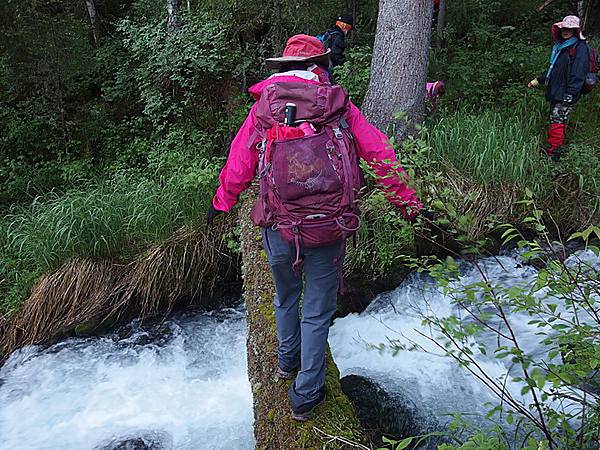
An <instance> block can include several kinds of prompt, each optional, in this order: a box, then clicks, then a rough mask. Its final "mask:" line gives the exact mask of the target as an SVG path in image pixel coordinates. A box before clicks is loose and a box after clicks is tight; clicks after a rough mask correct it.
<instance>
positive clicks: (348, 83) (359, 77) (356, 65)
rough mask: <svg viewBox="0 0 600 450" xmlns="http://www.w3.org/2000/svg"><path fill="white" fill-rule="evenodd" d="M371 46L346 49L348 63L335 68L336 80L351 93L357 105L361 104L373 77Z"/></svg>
mask: <svg viewBox="0 0 600 450" xmlns="http://www.w3.org/2000/svg"><path fill="white" fill-rule="evenodd" d="M372 53H373V52H372V49H371V48H370V47H351V48H350V49H348V50H347V51H346V63H345V64H343V65H341V66H337V67H336V68H335V70H334V73H333V75H334V77H335V80H336V81H337V82H338V83H339V84H340V85H342V86H343V87H344V89H346V90H347V91H348V93H349V94H350V98H351V99H352V101H353V102H354V103H355V104H356V105H360V104H361V103H362V101H363V99H364V98H365V94H366V93H367V86H368V84H369V79H370V78H371V56H372Z"/></svg>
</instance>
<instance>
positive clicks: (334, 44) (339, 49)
mask: <svg viewBox="0 0 600 450" xmlns="http://www.w3.org/2000/svg"><path fill="white" fill-rule="evenodd" d="M329 48H330V49H331V64H332V65H333V66H340V65H342V64H344V62H345V61H346V57H345V56H344V50H346V38H345V37H344V35H343V34H342V33H339V32H333V33H332V36H331V44H330V45H329Z"/></svg>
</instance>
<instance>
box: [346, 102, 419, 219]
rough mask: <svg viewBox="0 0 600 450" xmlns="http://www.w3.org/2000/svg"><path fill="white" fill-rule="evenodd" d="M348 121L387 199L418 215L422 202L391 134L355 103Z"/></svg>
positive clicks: (412, 216) (412, 214) (407, 214)
mask: <svg viewBox="0 0 600 450" xmlns="http://www.w3.org/2000/svg"><path fill="white" fill-rule="evenodd" d="M348 125H349V126H350V131H351V132H352V135H353V136H354V141H355V142H356V144H357V152H358V156H359V157H360V158H361V159H363V160H365V162H366V163H367V164H369V166H370V167H371V168H372V169H373V171H374V172H375V176H376V177H377V183H378V184H379V185H380V186H381V187H382V188H383V190H384V192H385V195H386V197H387V199H388V200H389V201H391V202H392V203H394V204H395V205H396V206H398V207H399V208H400V209H401V210H402V212H403V214H404V216H405V217H406V218H408V219H412V218H414V217H415V216H416V215H417V214H418V213H419V210H420V209H421V208H422V205H421V202H420V201H419V199H418V197H417V193H416V192H415V191H414V189H412V188H410V187H408V186H407V183H408V175H407V173H406V171H405V170H404V169H403V168H402V167H400V166H399V164H398V160H397V159H396V154H395V152H394V148H393V147H392V145H391V144H390V141H389V139H388V137H387V136H386V135H385V134H383V133H382V132H381V131H379V130H378V129H377V128H376V127H374V126H373V125H371V124H370V123H369V122H368V121H367V119H366V118H365V116H363V114H362V113H361V112H360V111H359V109H358V108H357V107H356V106H355V105H354V104H352V103H350V112H349V114H348Z"/></svg>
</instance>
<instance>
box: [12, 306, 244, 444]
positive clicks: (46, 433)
mask: <svg viewBox="0 0 600 450" xmlns="http://www.w3.org/2000/svg"><path fill="white" fill-rule="evenodd" d="M245 340H246V321H245V317H244V313H243V311H241V310H224V311H221V312H218V313H213V314H201V313H194V314H190V313H187V314H181V315H177V316H175V317H174V318H173V319H171V320H169V321H168V322H166V323H165V324H163V325H162V326H159V325H154V326H140V325H139V324H138V323H136V322H134V323H132V324H130V325H129V326H127V327H124V328H123V329H121V330H119V331H118V332H116V333H114V334H110V335H108V336H104V337H99V338H86V339H69V340H66V341H64V342H61V343H59V344H56V345H53V346H51V347H49V348H46V349H42V348H39V347H28V348H24V349H22V350H21V351H19V352H16V353H14V354H13V355H12V356H11V357H10V359H9V360H8V361H7V363H6V364H5V365H4V366H3V367H2V368H1V369H0V449H2V450H34V449H35V450H45V449H48V450H58V449H60V450H68V449H74V450H87V449H90V450H91V449H113V448H119V449H127V448H130V449H140V448H156V449H194V450H197V449H205V448H206V449H250V448H253V447H254V436H253V430H252V422H253V415H252V394H251V391H250V385H249V382H248V376H247V367H246V345H245ZM128 440H129V444H127V443H124V442H126V441H128ZM142 441H143V442H144V445H145V446H143V445H142V444H141V443H142Z"/></svg>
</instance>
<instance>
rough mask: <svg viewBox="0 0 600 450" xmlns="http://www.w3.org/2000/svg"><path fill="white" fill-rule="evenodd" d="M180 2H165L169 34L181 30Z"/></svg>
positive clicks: (178, 0) (175, 0)
mask: <svg viewBox="0 0 600 450" xmlns="http://www.w3.org/2000/svg"><path fill="white" fill-rule="evenodd" d="M180 12H181V0H167V13H168V15H169V16H168V19H167V29H168V30H169V32H170V33H172V32H174V31H177V30H179V29H180V28H181V24H182V23H181V18H180Z"/></svg>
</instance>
